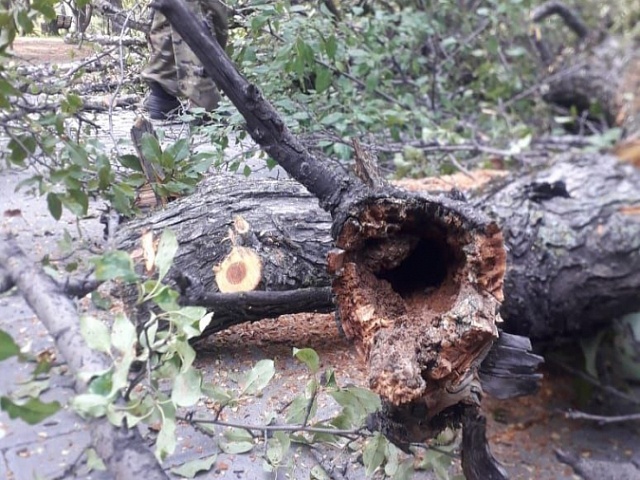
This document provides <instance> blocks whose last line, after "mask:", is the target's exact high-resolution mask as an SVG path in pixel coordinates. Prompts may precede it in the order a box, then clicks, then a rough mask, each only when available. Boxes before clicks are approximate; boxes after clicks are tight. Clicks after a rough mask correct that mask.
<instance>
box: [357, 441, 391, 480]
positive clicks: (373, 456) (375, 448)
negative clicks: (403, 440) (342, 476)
mask: <svg viewBox="0 0 640 480" xmlns="http://www.w3.org/2000/svg"><path fill="white" fill-rule="evenodd" d="M387 442H388V441H387V439H386V438H384V436H383V435H382V434H381V433H380V432H376V433H375V434H374V435H373V437H371V438H369V439H368V440H367V442H366V443H365V445H364V449H363V450H362V461H363V463H364V466H365V468H366V470H367V473H366V475H367V477H371V475H373V472H375V471H376V469H377V468H378V467H379V466H380V465H382V462H384V459H385V451H386V449H387Z"/></svg>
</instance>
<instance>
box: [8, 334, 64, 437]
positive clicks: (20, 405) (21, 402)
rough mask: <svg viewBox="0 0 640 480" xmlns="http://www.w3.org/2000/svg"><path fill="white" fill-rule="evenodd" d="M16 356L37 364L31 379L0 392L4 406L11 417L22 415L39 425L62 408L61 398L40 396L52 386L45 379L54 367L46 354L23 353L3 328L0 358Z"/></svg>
mask: <svg viewBox="0 0 640 480" xmlns="http://www.w3.org/2000/svg"><path fill="white" fill-rule="evenodd" d="M12 357H16V359H17V360H18V361H20V362H30V363H35V364H36V365H35V368H34V369H33V372H32V374H31V378H30V379H29V380H27V381H25V382H23V383H22V384H21V385H19V387H18V388H16V389H14V390H13V392H11V394H9V395H6V396H5V395H3V396H0V410H3V411H5V412H7V414H8V415H9V418H12V419H14V418H20V419H21V420H23V421H25V422H27V423H28V424H29V425H35V424H37V423H40V422H41V421H42V420H44V419H46V418H48V417H50V416H51V415H53V414H54V413H56V412H57V411H58V410H60V408H61V405H60V403H59V402H57V401H53V402H45V401H43V400H42V399H41V398H40V396H41V394H42V393H43V392H45V391H46V390H47V389H48V387H49V382H48V380H46V379H45V380H43V376H44V375H45V374H46V373H47V372H48V371H49V369H50V361H49V357H48V356H47V355H43V356H42V357H40V358H33V357H31V356H29V355H26V354H23V353H21V351H20V347H19V345H18V344H17V343H16V342H15V341H14V340H13V338H12V337H11V335H9V334H8V333H7V332H5V331H3V330H0V361H3V360H7V359H10V358H12Z"/></svg>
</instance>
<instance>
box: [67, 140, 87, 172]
mask: <svg viewBox="0 0 640 480" xmlns="http://www.w3.org/2000/svg"><path fill="white" fill-rule="evenodd" d="M65 150H66V152H67V153H68V154H69V158H70V159H71V161H72V162H73V163H74V165H78V166H79V167H82V168H89V166H90V165H89V154H88V152H87V151H86V150H85V149H84V147H83V146H82V145H78V144H77V143H75V142H66V143H65Z"/></svg>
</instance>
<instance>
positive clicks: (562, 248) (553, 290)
mask: <svg viewBox="0 0 640 480" xmlns="http://www.w3.org/2000/svg"><path fill="white" fill-rule="evenodd" d="M555 182H564V186H565V189H564V190H562V185H561V184H556V190H555V191H554V189H553V186H554V184H555ZM468 195H469V202H470V203H471V204H472V205H474V206H476V207H477V208H479V209H482V210H483V211H485V212H486V213H487V214H488V215H491V216H492V217H494V218H495V219H496V221H497V222H498V224H499V225H501V227H502V229H503V231H504V232H505V243H506V246H507V271H506V277H505V300H504V303H503V305H502V307H501V312H502V316H503V318H504V323H503V324H502V325H501V328H503V329H504V330H506V331H507V332H510V333H514V334H519V335H525V336H530V337H531V338H532V339H534V340H547V339H554V338H562V337H564V338H572V337H574V336H575V335H588V334H590V333H591V332H593V331H595V330H596V329H598V328H600V327H602V326H605V325H607V324H608V323H609V321H610V320H611V319H612V318H614V317H617V316H619V315H623V314H625V313H629V312H633V311H637V310H640V299H639V298H638V296H637V292H638V289H639V288H640V253H639V252H640V208H639V207H638V206H639V205H640V172H639V171H638V170H637V169H635V168H633V167H632V166H630V165H627V164H624V163H621V162H619V161H618V160H617V159H616V158H615V157H612V156H609V155H601V154H598V153H590V154H589V153H575V154H568V155H564V156H562V157H559V158H558V159H557V161H556V162H554V163H553V164H552V165H551V166H549V167H548V168H546V169H543V170H540V171H536V172H532V173H525V174H514V175H512V176H511V177H508V178H506V179H504V180H500V183H499V184H494V185H491V186H489V187H485V188H484V189H483V190H482V191H480V192H476V193H474V192H470V193H468ZM554 195H555V196H554ZM566 195H569V198H566ZM236 216H241V217H242V218H244V219H245V220H246V221H247V223H248V224H249V226H250V230H249V231H248V232H247V233H245V234H243V235H235V237H234V238H235V242H236V244H237V245H241V246H245V247H248V248H251V249H253V250H254V251H255V252H256V253H258V255H259V256H260V258H261V259H262V262H263V265H264V268H263V278H262V281H261V283H260V285H259V286H258V287H257V290H259V291H265V292H281V291H288V290H294V289H301V288H328V287H330V286H331V278H330V277H329V275H328V273H327V271H326V265H327V255H328V253H329V252H330V250H331V247H332V239H331V235H330V230H331V218H330V216H329V214H327V213H326V212H324V211H323V210H322V209H320V208H319V207H318V206H317V204H316V202H315V199H314V198H313V196H312V195H310V194H309V193H308V192H307V191H306V190H305V189H304V188H303V187H301V186H300V185H298V184H296V183H295V182H292V181H283V180H278V181H276V180H254V179H251V178H248V179H245V178H241V177H239V176H228V175H215V176H211V177H209V178H207V179H205V180H204V182H203V183H202V185H201V186H200V187H199V189H198V191H197V192H196V193H195V194H194V195H192V196H190V197H187V198H183V199H180V200H178V201H176V202H173V203H170V204H169V205H168V206H167V207H166V209H164V210H162V211H158V212H155V213H153V214H152V215H150V216H148V217H147V218H141V219H137V220H134V221H132V222H130V223H128V224H125V225H123V226H122V227H121V230H120V231H119V232H118V233H117V235H116V242H117V244H118V247H119V248H122V249H125V250H128V251H130V252H133V253H134V255H135V256H136V258H137V259H138V260H139V261H142V250H141V249H140V246H139V245H140V236H141V232H143V231H147V230H150V231H152V232H154V235H155V236H156V237H159V235H160V233H161V231H162V230H163V229H165V228H171V229H172V230H174V231H175V232H176V234H177V236H178V239H179V242H180V249H179V250H178V253H177V256H176V258H175V263H174V269H173V270H172V272H171V274H170V276H172V277H173V279H174V280H173V281H174V282H175V285H177V286H178V287H179V288H180V289H181V290H182V292H183V294H184V297H183V301H185V302H187V303H192V304H200V305H204V306H207V307H208V308H212V309H213V310H216V307H215V302H216V301H218V300H219V299H220V298H221V297H223V298H229V299H231V298H232V297H226V296H225V294H220V293H219V291H218V289H217V287H216V283H215V278H214V273H213V267H214V266H216V265H218V264H219V263H221V262H222V260H223V258H224V257H225V256H226V255H227V254H228V253H229V252H230V250H231V249H232V247H233V242H231V240H230V239H229V237H230V236H229V229H231V230H232V232H233V229H234V218H235V217H236ZM225 239H226V240H225ZM434 264H436V265H437V262H435V261H434ZM256 293H258V292H256ZM210 294H217V295H218V297H217V298H216V297H213V298H211V299H210V300H209V301H207V300H206V296H207V295H210ZM251 295H252V292H246V293H245V294H243V297H235V298H236V299H237V301H238V305H239V307H240V306H241V305H242V302H244V301H247V300H248V299H250V298H251ZM214 298H215V300H214ZM241 298H242V299H241ZM325 298H326V300H327V301H326V303H325V304H324V305H323V304H322V300H320V302H319V303H316V304H315V308H314V310H315V309H320V310H322V311H326V310H327V309H330V308H332V304H331V303H330V302H329V297H328V296H327V297H325ZM227 302H228V301H227ZM233 303H234V302H233V301H231V303H228V304H233ZM254 306H255V308H252V309H251V314H250V316H249V317H247V319H246V320H257V319H260V318H264V317H268V316H272V315H277V314H285V313H290V311H289V310H288V306H287V304H286V302H281V307H280V309H277V308H270V309H269V310H268V311H267V310H261V307H259V306H258V305H257V304H255V305H254ZM226 310H227V311H228V309H226ZM229 313H230V314H229V315H227V313H225V312H221V313H218V312H216V315H215V316H214V318H213V321H212V323H211V325H210V326H209V327H208V329H207V333H208V334H210V333H213V332H216V331H219V330H221V329H224V328H227V327H228V326H229V325H230V324H233V323H236V322H237V321H238V318H237V317H236V319H235V321H234V316H235V314H233V313H232V312H230V311H229ZM239 320H240V321H242V318H240V319H239Z"/></svg>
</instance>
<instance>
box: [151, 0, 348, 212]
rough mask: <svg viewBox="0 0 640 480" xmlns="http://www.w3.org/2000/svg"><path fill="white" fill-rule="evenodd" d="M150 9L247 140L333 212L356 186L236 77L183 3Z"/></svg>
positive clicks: (161, 0) (160, 0)
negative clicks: (186, 50)
mask: <svg viewBox="0 0 640 480" xmlns="http://www.w3.org/2000/svg"><path fill="white" fill-rule="evenodd" d="M152 6H153V7H154V8H157V9H158V10H160V11H161V12H162V13H163V14H164V15H165V16H166V17H167V19H168V20H169V21H170V22H171V25H172V27H173V28H174V29H175V30H176V31H177V32H178V33H179V34H180V35H181V36H182V38H183V39H184V41H185V42H187V44H188V45H189V47H190V48H191V49H192V50H193V52H194V53H195V54H196V56H197V57H198V59H200V61H201V62H202V64H203V66H204V68H205V70H206V72H207V74H208V75H209V76H210V77H211V78H212V79H213V80H214V81H215V82H216V85H217V86H218V87H219V88H220V89H221V90H222V91H223V92H224V93H225V94H226V95H227V97H229V99H230V100H231V102H232V103H233V104H234V105H235V106H236V107H237V108H238V110H239V111H240V113H241V114H242V116H243V117H244V118H245V120H246V121H247V129H248V131H249V133H250V135H251V137H252V138H253V139H254V140H255V141H256V142H257V143H258V144H259V145H260V146H261V147H262V148H263V149H264V151H265V152H267V153H268V154H269V155H270V156H271V157H272V158H273V159H274V160H275V161H277V162H278V163H279V164H280V165H281V166H282V167H283V168H284V169H285V170H286V171H287V172H288V173H289V174H290V175H291V176H292V177H293V178H295V179H296V180H297V181H299V182H300V183H301V184H302V185H304V186H305V187H306V188H307V189H308V190H309V191H310V192H311V193H313V194H314V195H315V196H316V197H317V198H318V199H319V200H320V204H321V205H322V206H323V208H324V209H325V210H328V211H330V212H334V211H335V209H336V208H337V207H338V205H339V204H340V203H341V202H342V199H343V195H344V193H345V192H346V190H347V189H348V188H349V187H350V186H352V185H354V182H353V180H352V179H350V178H349V177H347V176H346V175H345V173H344V171H343V170H338V167H337V166H336V165H335V164H332V163H329V162H328V161H324V162H322V161H320V159H318V158H315V157H313V156H312V155H311V154H310V153H309V152H308V151H307V150H306V149H305V148H304V146H303V145H302V144H301V143H300V142H299V140H298V139H297V138H295V137H294V136H293V135H292V134H291V132H290V131H289V129H288V128H287V127H286V125H285V124H284V121H283V120H282V118H280V116H279V115H278V113H277V112H276V111H275V109H274V108H273V107H272V106H271V104H270V103H269V102H268V101H267V100H265V98H264V97H263V96H262V93H261V92H260V90H259V89H258V87H256V86H255V85H252V84H250V83H249V82H248V81H247V80H246V79H245V78H244V77H243V76H242V75H241V74H240V73H238V71H237V70H236V68H235V67H234V65H233V63H232V62H231V60H230V59H229V57H228V56H227V54H226V53H225V52H224V50H223V49H222V47H221V46H220V45H219V44H218V42H217V41H216V40H215V39H214V38H212V37H211V35H210V33H209V32H208V31H207V30H206V29H205V28H204V26H203V25H202V22H199V21H198V19H197V18H196V16H195V15H194V14H193V13H192V12H191V11H190V10H189V9H188V8H187V7H186V5H185V4H184V2H183V1H175V0H171V1H169V0H154V2H153V3H152Z"/></svg>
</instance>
